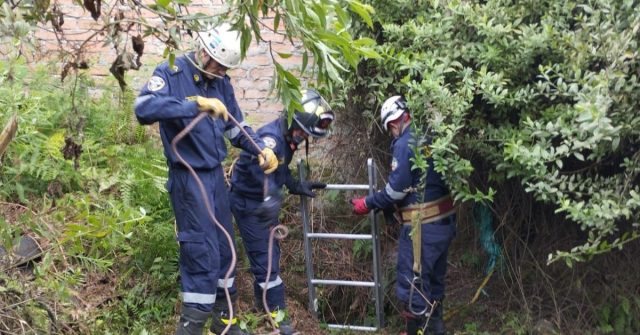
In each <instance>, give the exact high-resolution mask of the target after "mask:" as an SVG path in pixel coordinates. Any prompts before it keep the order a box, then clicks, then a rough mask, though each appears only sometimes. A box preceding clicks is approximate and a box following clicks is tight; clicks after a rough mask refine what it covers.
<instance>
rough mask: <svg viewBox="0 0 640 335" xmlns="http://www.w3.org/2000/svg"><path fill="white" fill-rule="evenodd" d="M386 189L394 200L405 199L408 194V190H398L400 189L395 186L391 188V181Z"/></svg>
mask: <svg viewBox="0 0 640 335" xmlns="http://www.w3.org/2000/svg"><path fill="white" fill-rule="evenodd" d="M384 191H385V192H387V194H388V195H389V197H391V199H393V200H401V199H404V197H406V196H407V193H406V192H398V191H396V190H394V189H393V188H391V185H389V183H387V186H385V187H384Z"/></svg>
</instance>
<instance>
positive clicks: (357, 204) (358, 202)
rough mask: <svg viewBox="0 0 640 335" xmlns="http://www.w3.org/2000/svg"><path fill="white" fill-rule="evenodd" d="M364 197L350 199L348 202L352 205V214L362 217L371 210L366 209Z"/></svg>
mask: <svg viewBox="0 0 640 335" xmlns="http://www.w3.org/2000/svg"><path fill="white" fill-rule="evenodd" d="M365 198H366V197H362V198H355V199H351V200H350V202H351V204H352V205H353V212H354V213H355V214H358V215H364V214H367V213H369V211H370V210H371V209H369V208H368V207H367V202H366V201H365Z"/></svg>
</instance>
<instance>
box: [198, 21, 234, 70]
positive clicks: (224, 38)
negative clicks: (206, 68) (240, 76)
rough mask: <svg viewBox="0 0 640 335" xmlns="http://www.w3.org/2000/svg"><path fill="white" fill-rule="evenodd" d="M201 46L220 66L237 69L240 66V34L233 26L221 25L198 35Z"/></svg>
mask: <svg viewBox="0 0 640 335" xmlns="http://www.w3.org/2000/svg"><path fill="white" fill-rule="evenodd" d="M198 36H199V39H200V45H201V46H202V48H203V49H204V50H205V51H206V52H207V54H208V55H209V56H211V58H213V59H214V60H215V61H216V62H218V63H219V64H220V65H223V66H225V67H227V68H230V69H232V68H235V67H237V66H238V65H240V34H239V33H238V32H237V31H235V30H231V25H229V24H228V23H222V24H221V25H219V26H217V27H215V28H211V29H208V30H207V31H204V32H199V33H198Z"/></svg>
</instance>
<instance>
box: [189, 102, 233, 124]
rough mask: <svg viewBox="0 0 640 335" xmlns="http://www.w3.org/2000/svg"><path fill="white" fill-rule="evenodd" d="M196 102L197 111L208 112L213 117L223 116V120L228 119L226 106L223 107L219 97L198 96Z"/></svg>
mask: <svg viewBox="0 0 640 335" xmlns="http://www.w3.org/2000/svg"><path fill="white" fill-rule="evenodd" d="M196 103H197V104H198V110H199V111H201V112H209V114H211V115H212V116H213V117H217V118H223V119H224V120H225V121H229V112H228V111H227V107H225V105H224V104H223V103H222V101H220V99H216V98H205V97H201V96H198V97H197V98H196Z"/></svg>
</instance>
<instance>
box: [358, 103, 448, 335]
mask: <svg viewBox="0 0 640 335" xmlns="http://www.w3.org/2000/svg"><path fill="white" fill-rule="evenodd" d="M380 119H381V122H382V126H383V128H384V130H385V131H389V132H390V133H391V136H393V138H394V139H393V142H392V143H391V151H392V156H393V157H392V160H391V166H390V171H391V172H390V174H389V178H388V179H387V180H388V182H387V184H386V185H385V188H384V190H381V191H378V192H376V193H374V194H372V195H369V196H366V197H361V198H356V199H351V204H352V205H353V211H354V213H356V214H360V215H363V214H366V213H368V212H369V211H370V210H372V209H381V210H384V211H385V213H388V212H393V211H395V210H396V208H397V209H398V210H397V216H396V217H397V218H398V221H400V223H401V224H402V229H401V231H400V237H399V238H398V264H397V280H396V294H397V296H398V299H399V300H400V301H402V302H403V303H404V308H405V310H404V311H403V313H402V316H403V317H404V318H405V320H406V332H404V333H403V334H405V335H420V334H430V335H431V334H434V335H444V334H445V327H444V319H443V308H442V301H443V299H444V288H445V283H444V278H445V274H446V271H447V254H448V250H449V244H450V243H451V240H452V239H453V237H454V235H455V229H456V228H455V208H454V206H453V199H452V198H451V196H450V195H449V188H448V187H447V185H446V184H445V183H444V181H443V180H442V176H441V175H440V173H438V172H437V171H435V169H434V162H433V157H431V156H430V155H429V153H430V152H431V151H430V150H428V147H429V145H430V144H431V139H430V137H429V136H427V137H426V138H424V139H420V138H418V135H417V134H416V133H417V132H416V130H415V129H413V127H412V126H411V114H410V113H409V109H408V107H407V103H406V101H405V100H404V98H402V97H401V96H399V95H396V96H392V97H390V98H389V99H387V100H386V101H385V102H384V103H383V104H382V109H381V111H380ZM427 135H429V134H427ZM419 140H420V141H419ZM418 143H420V144H419V145H424V148H415V146H416V145H417V144H418ZM417 150H420V151H421V152H424V153H425V156H426V157H425V158H426V161H427V163H428V167H427V168H426V169H425V170H426V171H424V170H421V169H416V168H414V167H413V163H412V162H413V161H414V157H415V152H416V151H417Z"/></svg>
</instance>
